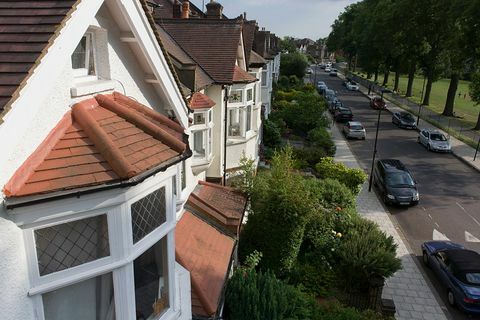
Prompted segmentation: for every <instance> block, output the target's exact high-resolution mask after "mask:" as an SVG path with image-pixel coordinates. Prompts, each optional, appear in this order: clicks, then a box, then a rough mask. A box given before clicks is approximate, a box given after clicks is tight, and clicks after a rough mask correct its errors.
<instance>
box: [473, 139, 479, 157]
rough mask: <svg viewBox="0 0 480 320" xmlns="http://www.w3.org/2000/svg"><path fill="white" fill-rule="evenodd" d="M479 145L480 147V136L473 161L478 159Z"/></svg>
mask: <svg viewBox="0 0 480 320" xmlns="http://www.w3.org/2000/svg"><path fill="white" fill-rule="evenodd" d="M478 147H480V137H479V138H478V143H477V148H476V149H475V155H474V156H473V161H475V159H477V153H478Z"/></svg>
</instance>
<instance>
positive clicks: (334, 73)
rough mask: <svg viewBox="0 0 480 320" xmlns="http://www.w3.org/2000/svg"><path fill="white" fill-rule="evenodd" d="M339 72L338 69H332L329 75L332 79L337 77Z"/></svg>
mask: <svg viewBox="0 0 480 320" xmlns="http://www.w3.org/2000/svg"><path fill="white" fill-rule="evenodd" d="M337 72H338V71H337V69H332V70H331V71H330V73H329V74H328V75H329V76H331V77H336V76H337Z"/></svg>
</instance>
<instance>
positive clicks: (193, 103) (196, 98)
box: [190, 92, 215, 110]
mask: <svg viewBox="0 0 480 320" xmlns="http://www.w3.org/2000/svg"><path fill="white" fill-rule="evenodd" d="M214 105H215V101H213V100H212V99H210V98H209V97H208V96H207V95H205V94H203V93H200V92H195V93H194V94H193V95H192V97H191V98H190V109H192V110H195V109H209V108H212V107H213V106H214Z"/></svg>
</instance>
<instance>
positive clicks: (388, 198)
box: [373, 159, 420, 206]
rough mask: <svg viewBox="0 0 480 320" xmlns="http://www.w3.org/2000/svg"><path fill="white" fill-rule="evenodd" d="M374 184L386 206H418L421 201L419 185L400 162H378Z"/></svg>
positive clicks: (384, 160) (386, 160) (374, 172)
mask: <svg viewBox="0 0 480 320" xmlns="http://www.w3.org/2000/svg"><path fill="white" fill-rule="evenodd" d="M373 184H374V185H375V186H376V187H377V189H378V191H379V193H380V196H381V197H382V200H383V202H384V203H385V204H386V205H390V204H398V205H402V206H403V205H416V204H418V201H419V200H420V195H419V193H418V189H417V183H416V182H415V180H414V179H413V177H412V175H411V174H410V172H409V171H408V169H407V168H406V167H405V165H404V164H403V163H402V162H401V161H400V160H397V159H381V160H378V161H377V163H376V164H375V167H374V169H373Z"/></svg>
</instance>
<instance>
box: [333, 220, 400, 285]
mask: <svg viewBox="0 0 480 320" xmlns="http://www.w3.org/2000/svg"><path fill="white" fill-rule="evenodd" d="M396 249H397V245H396V244H395V241H394V240H393V238H392V237H391V236H387V235H386V234H385V233H384V232H383V231H381V230H380V229H379V227H378V225H377V224H375V223H374V222H372V221H369V220H366V219H364V218H362V217H355V220H354V224H353V226H352V227H350V228H349V230H348V232H347V231H345V233H344V235H343V238H342V241H341V243H340V246H339V249H338V250H337V251H336V252H337V259H338V262H337V271H338V272H339V275H341V278H342V280H343V281H344V285H345V287H346V288H348V290H354V289H360V290H361V289H364V288H368V286H369V283H370V281H371V280H374V279H378V278H387V277H389V276H391V275H392V274H394V273H395V272H396V271H397V270H400V268H401V261H400V259H398V258H397V257H396Z"/></svg>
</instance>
